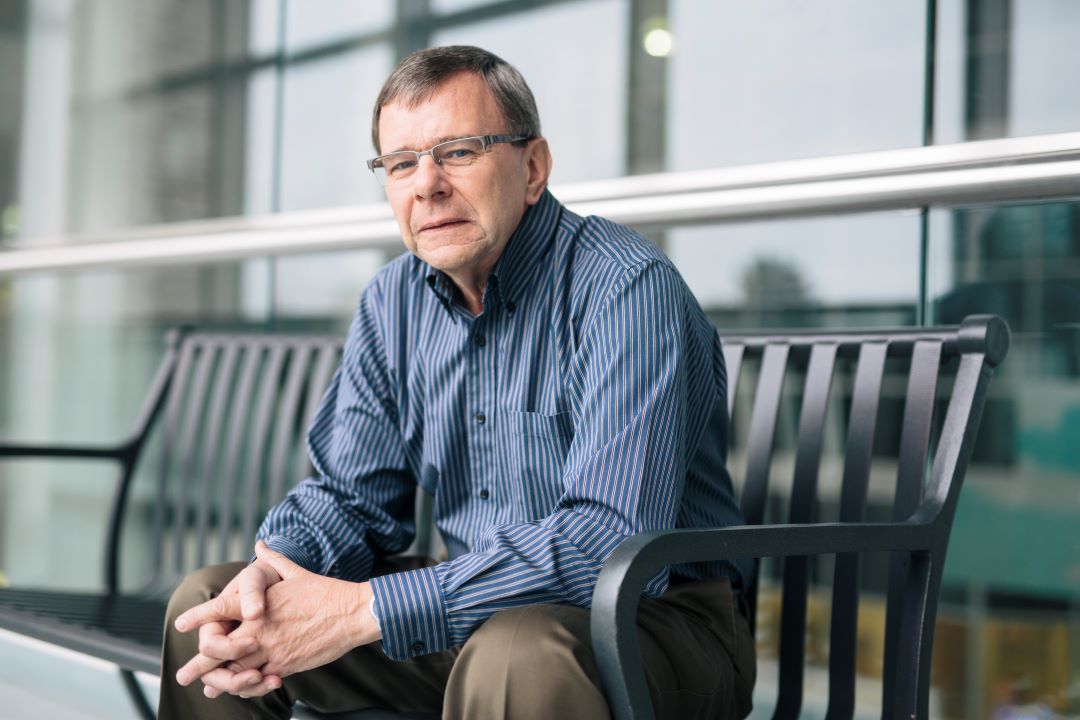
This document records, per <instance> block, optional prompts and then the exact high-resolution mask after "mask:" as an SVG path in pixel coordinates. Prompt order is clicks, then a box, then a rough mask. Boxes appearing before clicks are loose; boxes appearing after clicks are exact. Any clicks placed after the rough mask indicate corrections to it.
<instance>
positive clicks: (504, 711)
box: [158, 558, 755, 720]
mask: <svg viewBox="0 0 1080 720" xmlns="http://www.w3.org/2000/svg"><path fill="white" fill-rule="evenodd" d="M421 564H425V563H423V562H420V561H418V559H416V558H412V559H409V558H406V559H401V558H395V559H394V560H392V561H390V562H388V563H383V564H382V565H381V566H380V567H379V568H378V570H377V572H376V573H375V574H380V572H379V571H381V572H395V571H400V570H405V569H409V568H410V567H418V566H419V565H421ZM243 567H244V563H230V564H227V565H216V566H212V567H208V568H204V569H202V570H198V571H196V572H194V573H192V574H191V575H189V576H188V577H187V578H186V579H185V580H184V582H183V583H182V584H181V585H180V587H179V588H177V590H176V592H175V593H174V594H173V596H172V599H171V600H170V602H169V609H168V617H167V620H166V626H165V628H166V629H165V639H164V649H163V657H162V677H161V699H160V703H159V715H158V717H159V718H162V719H167V718H183V719H184V720H189V719H190V718H200V719H201V718H208V719H211V720H213V719H217V718H290V717H292V712H291V708H292V705H293V703H294V702H296V701H297V700H302V701H303V702H304V703H305V704H307V705H309V706H311V707H313V708H315V709H317V710H320V711H323V712H344V711H349V710H360V709H367V708H383V709H386V710H396V711H399V712H427V713H435V714H437V713H440V712H441V713H442V717H443V718H444V719H451V718H453V719H457V718H467V719H468V720H483V719H486V718H514V719H515V720H516V719H519V718H520V719H527V718H538V719H539V718H544V719H548V720H550V719H551V718H556V719H558V720H570V719H571V718H573V719H574V720H586V719H592V718H597V719H599V718H609V717H610V716H611V713H610V711H609V709H608V705H607V701H606V700H605V699H604V694H603V691H602V690H601V685H600V676H599V673H598V671H597V667H596V662H595V660H594V658H593V652H592V641H591V639H590V631H589V611H588V610H587V609H585V608H580V607H574V606H570V605H531V606H527V607H522V608H515V609H512V610H504V611H501V612H498V613H496V614H495V615H493V616H492V617H491V618H489V619H488V620H487V622H485V623H484V624H483V625H482V626H481V627H480V628H478V629H477V630H476V632H474V633H473V635H472V637H470V638H469V640H468V642H466V643H465V645H463V646H461V647H457V648H452V649H450V650H447V651H445V652H440V653H433V654H430V655H424V656H420V657H417V658H413V659H411V660H408V661H405V662H397V661H393V660H390V659H389V658H387V657H386V656H385V655H384V654H383V652H382V649H381V647H380V644H379V643H373V644H371V645H365V646H362V647H358V648H356V649H355V650H353V651H351V652H349V653H347V654H346V655H344V656H343V657H341V658H340V659H338V660H335V661H334V662H332V663H329V664H328V665H324V666H323V667H320V668H316V669H314V670H309V671H307V672H303V673H298V674H296V675H292V676H290V677H287V678H285V679H284V682H283V686H282V687H281V688H280V689H279V690H276V691H275V692H273V693H271V694H269V695H266V696H265V697H262V698H256V699H250V700H245V699H242V698H239V697H235V696H232V695H223V696H221V697H219V698H217V699H216V700H210V699H207V698H206V697H205V696H204V695H203V693H202V683H199V682H195V683H192V684H191V685H190V686H188V687H187V688H184V687H181V686H180V685H179V684H177V682H176V679H175V678H176V671H177V670H178V669H179V668H180V667H181V666H182V665H183V664H184V663H186V662H187V661H188V660H189V659H190V658H191V657H193V656H194V655H195V653H196V651H197V646H198V638H197V634H198V633H186V634H181V633H177V632H176V631H175V630H173V629H172V628H173V620H175V619H176V617H177V616H178V615H179V614H180V613H181V612H183V611H185V610H187V609H188V608H190V607H193V606H195V605H197V604H199V603H201V602H204V601H206V600H208V599H210V598H211V597H214V596H215V595H216V594H217V593H218V592H220V590H221V589H222V588H223V587H224V586H225V585H226V584H227V583H228V582H229V580H231V579H232V578H233V576H234V575H236V574H237V573H238V572H239V571H240V570H241V569H242V568H243ZM638 628H639V631H640V634H639V640H640V643H641V649H642V653H643V656H644V659H645V674H646V678H647V680H648V684H649V690H650V692H651V694H652V700H653V707H654V708H655V710H656V714H657V717H658V718H672V719H674V718H678V720H688V719H691V718H709V719H710V720H711V719H713V718H743V717H745V716H746V715H747V714H749V712H750V709H751V692H752V690H753V685H754V676H755V659H754V644H753V643H754V640H753V636H752V635H751V633H750V627H749V625H748V623H747V621H746V619H745V618H744V617H743V616H742V614H741V613H739V612H738V611H737V610H736V609H735V607H734V603H733V600H732V593H731V586H730V583H729V581H728V580H727V579H726V578H720V579H715V580H706V581H701V582H687V583H682V584H677V585H674V586H672V587H671V588H670V589H669V590H668V591H667V592H666V593H665V594H664V595H663V596H661V597H660V598H658V599H656V600H650V599H643V600H642V602H641V606H640V610H639V613H638Z"/></svg>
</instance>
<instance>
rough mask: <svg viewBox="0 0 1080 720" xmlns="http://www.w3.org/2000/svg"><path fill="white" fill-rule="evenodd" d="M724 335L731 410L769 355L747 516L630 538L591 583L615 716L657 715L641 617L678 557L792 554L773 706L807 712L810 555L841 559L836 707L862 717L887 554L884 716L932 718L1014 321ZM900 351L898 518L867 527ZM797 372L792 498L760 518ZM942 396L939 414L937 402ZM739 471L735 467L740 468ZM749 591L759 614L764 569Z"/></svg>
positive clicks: (831, 658) (750, 452)
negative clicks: (840, 378) (950, 587)
mask: <svg viewBox="0 0 1080 720" xmlns="http://www.w3.org/2000/svg"><path fill="white" fill-rule="evenodd" d="M724 339H725V355H726V358H727V367H728V384H729V398H728V402H729V409H732V410H733V409H734V408H735V405H734V402H735V399H736V396H737V395H736V386H737V384H738V381H739V376H740V369H741V368H743V367H744V366H745V365H746V364H747V363H748V362H754V363H756V364H757V366H758V376H757V386H756V388H755V389H754V390H753V396H754V400H753V411H752V413H751V417H750V421H749V426H748V429H747V441H746V444H745V457H746V469H745V473H743V478H744V481H743V488H742V496H741V502H742V510H743V514H744V517H745V520H746V523H747V525H746V526H743V527H730V528H721V529H714V530H676V531H670V532H657V533H644V534H641V535H637V536H634V537H632V538H629V539H627V540H625V541H624V542H623V543H622V544H621V545H620V546H619V547H618V548H616V550H615V552H614V553H613V554H612V556H611V557H610V558H609V559H608V561H607V563H606V564H605V566H604V569H603V571H602V572H601V574H600V578H599V580H598V582H597V586H596V590H595V591H594V593H593V604H592V608H593V613H592V637H593V646H594V649H595V650H596V653H597V659H598V662H599V667H600V672H601V676H602V678H603V681H604V686H605V690H606V693H607V696H608V700H609V702H610V703H611V707H612V711H613V714H614V716H615V717H616V718H618V720H629V719H631V718H633V719H634V720H643V719H644V718H651V717H652V716H653V715H652V708H651V704H650V700H649V692H648V686H647V684H646V682H645V676H644V673H643V671H642V668H641V663H640V654H639V653H640V651H639V648H638V642H637V634H636V631H635V627H634V616H635V614H636V608H637V605H638V600H639V598H640V596H641V591H642V589H643V588H644V585H645V583H646V582H647V581H648V580H649V578H650V577H652V576H653V575H654V574H655V573H656V572H657V571H658V570H659V569H661V568H663V567H665V566H667V565H670V564H673V563H679V562H700V561H705V560H716V559H720V558H747V557H752V558H755V559H758V558H763V557H783V558H785V560H784V562H783V574H782V581H783V586H782V603H781V607H782V614H781V618H780V641H779V644H780V647H779V679H778V694H777V700H776V706H775V711H774V715H773V716H774V717H776V718H794V717H798V715H799V713H800V711H801V709H802V704H803V686H804V672H805V636H806V627H807V625H806V612H807V594H808V590H809V569H810V566H809V562H808V560H809V557H808V556H812V555H835V564H834V566H833V572H832V574H833V582H832V607H831V613H832V615H831V623H830V639H829V645H828V648H829V652H828V665H829V668H828V673H829V682H828V685H829V696H828V710H827V714H826V717H827V718H829V719H830V720H831V719H832V718H850V717H852V715H853V713H854V710H855V678H856V672H855V670H856V666H855V661H856V619H857V613H858V607H859V555H860V554H863V553H872V552H886V551H888V552H890V553H891V555H890V567H889V573H888V582H887V585H888V589H887V605H886V607H887V610H886V623H885V652H884V658H883V660H884V672H883V680H884V683H883V697H882V700H881V715H882V717H885V718H904V720H909V719H911V718H925V717H927V716H928V698H929V690H930V662H931V650H932V646H933V638H934V622H935V618H936V614H937V600H938V591H939V588H940V584H941V572H942V567H943V565H944V562H945V551H946V549H947V545H948V540H949V532H950V530H951V528H952V521H953V515H954V513H955V510H956V503H957V500H958V498H959V495H960V486H961V484H962V482H963V478H964V473H965V471H966V470H967V466H968V461H969V459H970V457H971V452H972V446H973V443H974V440H975V435H976V432H977V431H978V426H979V419H980V417H981V415H982V409H983V404H984V401H985V399H986V392H987V386H988V384H989V381H990V376H991V374H992V371H993V368H994V367H995V366H997V365H998V364H999V363H1001V361H1002V360H1004V358H1005V355H1006V353H1007V352H1008V347H1009V330H1008V327H1007V325H1006V324H1005V322H1004V321H1003V320H1001V319H1000V318H997V317H994V316H971V317H968V318H967V319H965V320H964V322H963V324H962V325H961V326H960V327H959V328H910V329H904V330H895V331H848V332H837V333H822V332H806V333H785V334H775V333H774V334H760V335H755V336H745V337H733V336H728V335H725V336H724ZM838 358H851V359H852V360H853V361H854V362H855V363H856V364H855V368H854V372H853V376H854V380H853V383H852V387H851V391H850V392H851V399H850V405H849V413H848V416H847V427H848V430H847V439H846V442H845V443H844V448H843V449H844V462H843V477H842V480H841V483H840V497H839V512H838V516H839V517H838V522H829V523H816V522H814V520H815V518H814V508H815V506H816V504H817V503H816V502H815V499H816V496H817V495H818V485H819V483H818V477H819V468H820V464H821V456H822V446H823V431H824V428H825V420H826V411H827V409H828V408H829V406H830V388H831V386H832V385H833V384H834V383H833V377H834V371H835V367H836V364H837V359H838ZM890 358H897V359H900V362H901V363H902V365H903V367H902V372H901V373H897V372H896V370H895V369H894V371H893V374H894V375H896V374H902V375H906V382H905V383H904V384H905V385H906V390H905V392H904V394H903V398H904V399H903V420H902V424H901V426H900V428H899V438H898V441H899V444H898V448H897V461H896V479H895V495H894V502H893V503H892V509H891V511H892V512H891V515H892V521H891V522H864V520H863V518H864V513H865V511H866V507H867V489H868V487H867V486H868V479H869V477H870V469H871V462H870V461H871V456H872V454H873V448H874V442H875V425H876V421H877V420H878V418H879V399H880V398H881V395H882V393H881V389H882V382H883V378H884V376H885V369H886V361H887V359H890ZM793 370H794V372H795V374H797V375H800V376H802V377H804V378H805V385H804V390H803V392H802V398H801V406H800V409H799V420H798V430H797V434H796V437H795V439H794V442H793V443H792V445H793V448H794V469H793V481H792V489H791V493H790V499H789V503H788V505H789V508H790V509H789V512H788V517H787V518H786V523H784V524H780V525H762V521H763V518H764V516H765V508H766V499H767V498H768V496H769V479H770V475H771V474H772V473H771V472H770V465H771V461H772V457H773V447H774V437H775V433H776V428H777V417H778V414H779V410H780V406H781V397H782V394H783V388H784V381H785V375H789V374H790V373H791V372H792V371H793ZM945 403H947V405H946V407H945V412H944V416H943V417H942V415H941V412H940V407H939V406H940V405H942V404H945ZM833 404H835V403H833ZM935 416H936V417H935ZM734 419H735V417H734V414H733V420H734ZM733 474H734V475H736V476H738V474H739V473H738V468H735V469H734V472H733ZM755 526H756V527H755ZM758 577H760V573H759V574H758ZM747 590H748V593H747V594H748V596H749V598H748V599H749V605H750V608H751V610H750V612H751V618H752V622H753V617H754V608H755V607H756V599H757V594H758V580H755V583H754V584H753V585H752V586H751V587H750V588H748V589H747Z"/></svg>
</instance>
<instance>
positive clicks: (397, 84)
mask: <svg viewBox="0 0 1080 720" xmlns="http://www.w3.org/2000/svg"><path fill="white" fill-rule="evenodd" d="M463 72H469V73H473V74H475V75H479V76H480V77H481V78H483V80H484V82H486V83H487V86H488V88H490V89H491V94H492V95H493V96H494V97H495V104H496V105H497V106H498V108H499V112H501V113H502V116H503V119H504V120H505V121H506V124H507V127H506V129H505V130H502V131H501V132H506V133H508V134H510V135H524V136H526V137H530V138H532V137H537V136H539V135H540V115H539V114H538V113H537V112H536V100H535V99H534V98H533V94H532V90H530V89H529V86H528V84H527V83H526V82H525V78H524V77H522V76H521V73H520V72H518V70H517V68H515V67H514V66H513V65H511V64H510V63H508V62H506V61H505V60H503V59H502V58H500V57H498V56H497V55H495V54H493V53H490V52H488V51H487V50H482V49H480V48H478V47H472V46H471V45H449V46H447V47H437V48H428V49H426V50H417V51H416V52H414V53H412V54H411V55H409V56H408V57H407V58H405V59H404V60H402V61H401V62H400V63H399V64H398V66H397V67H396V68H395V69H394V72H393V73H391V74H390V77H388V78H387V79H386V82H385V83H384V84H383V87H382V90H381V91H379V97H378V99H377V100H375V112H374V114H373V116H372V120H371V141H372V142H373V143H374V144H375V152H382V149H381V148H380V147H379V117H380V116H381V115H382V109H383V107H385V106H386V105H389V104H390V103H392V102H394V101H397V100H400V101H402V102H404V103H405V105H406V107H410V108H411V107H416V106H417V105H419V104H420V103H421V102H423V101H424V100H427V99H428V98H430V97H431V96H432V95H434V94H435V91H436V90H438V89H439V88H440V87H442V85H443V84H444V83H445V82H446V81H447V80H449V79H450V78H451V77H453V76H454V75H457V74H458V73H463ZM490 132H496V129H495V128H491V129H490Z"/></svg>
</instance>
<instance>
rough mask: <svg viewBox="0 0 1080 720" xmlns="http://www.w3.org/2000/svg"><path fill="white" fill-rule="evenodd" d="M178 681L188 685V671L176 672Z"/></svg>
mask: <svg viewBox="0 0 1080 720" xmlns="http://www.w3.org/2000/svg"><path fill="white" fill-rule="evenodd" d="M176 682H178V683H180V684H181V685H187V684H188V676H187V673H186V672H184V671H183V670H181V671H180V672H178V673H176Z"/></svg>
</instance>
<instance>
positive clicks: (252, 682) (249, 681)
mask: <svg viewBox="0 0 1080 720" xmlns="http://www.w3.org/2000/svg"><path fill="white" fill-rule="evenodd" d="M258 682H259V678H257V677H255V676H254V675H253V676H251V677H249V678H248V679H247V682H245V683H244V684H245V685H256V684H257V683H258Z"/></svg>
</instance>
